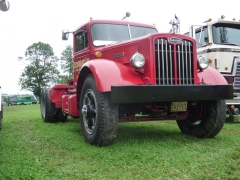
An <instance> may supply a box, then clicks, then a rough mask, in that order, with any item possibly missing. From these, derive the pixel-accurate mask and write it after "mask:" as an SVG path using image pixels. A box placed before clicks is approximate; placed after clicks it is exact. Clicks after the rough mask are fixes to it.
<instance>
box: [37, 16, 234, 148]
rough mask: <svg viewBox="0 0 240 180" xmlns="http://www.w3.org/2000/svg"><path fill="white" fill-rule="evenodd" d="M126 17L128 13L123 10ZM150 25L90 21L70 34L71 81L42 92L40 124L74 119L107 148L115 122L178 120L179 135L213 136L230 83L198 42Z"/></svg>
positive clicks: (88, 138)
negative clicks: (199, 48) (201, 52)
mask: <svg viewBox="0 0 240 180" xmlns="http://www.w3.org/2000/svg"><path fill="white" fill-rule="evenodd" d="M127 16H129V14H127ZM171 24H172V31H171V33H158V31H157V29H156V27H155V26H154V25H147V24H141V23H136V22H130V21H127V20H93V19H91V18H90V21H89V22H87V23H85V24H83V25H81V26H80V27H79V28H77V29H76V30H75V31H73V32H69V31H68V30H63V31H62V39H63V40H67V39H68V37H69V34H70V33H72V34H73V64H74V74H73V79H70V80H68V82H67V84H56V85H54V86H53V87H51V88H42V90H41V98H40V99H41V101H40V102H41V105H40V107H41V108H40V109H41V116H42V119H43V121H44V122H59V121H60V122H65V121H66V120H67V116H70V117H72V118H79V119H80V124H81V130H82V133H83V136H84V139H85V141H86V142H87V143H89V144H91V145H95V146H108V145H111V144H112V143H113V142H114V139H115V138H116V135H117V129H118V123H119V122H137V121H154V120H176V122H177V125H178V126H179V128H180V130H181V132H182V133H185V134H188V135H193V136H196V137H199V138H212V137H214V136H216V135H217V134H218V133H219V132H220V131H221V129H222V127H223V125H224V122H225V118H226V107H225V99H232V98H233V86H232V85H230V84H228V83H227V81H226V79H225V78H224V77H223V76H222V75H221V73H219V72H218V71H217V70H216V69H215V68H212V67H208V60H207V59H206V58H204V57H200V58H197V51H196V49H197V45H196V41H195V40H194V39H193V38H191V37H188V36H185V35H181V34H179V33H177V28H178V25H179V24H178V23H177V21H176V19H174V20H173V21H172V23H171Z"/></svg>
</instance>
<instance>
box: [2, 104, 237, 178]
mask: <svg viewBox="0 0 240 180" xmlns="http://www.w3.org/2000/svg"><path fill="white" fill-rule="evenodd" d="M3 113H4V115H3V116H4V117H3V129H2V130H1V131H0V179H1V180H5V179H7V180H8V179H9V180H15V179H16V180H17V179H22V180H30V179H36V180H43V179H49V180H55V179H56V180H60V179H69V180H72V179H79V180H82V179H100V180H104V179H110V180H113V179H123V180H125V179H144V180H149V179H175V180H177V179H197V180H201V179H204V180H205V179H212V180H215V179H240V123H230V122H227V123H225V125H224V127H223V130H222V131H221V132H220V134H218V135H217V136H216V137H215V138H213V139H198V138H194V137H190V136H186V135H183V134H181V132H180V130H179V129H178V127H177V124H176V122H175V121H155V122H140V123H120V124H119V128H118V134H117V138H116V140H115V142H114V144H113V145H112V146H108V147H102V148H99V147H95V146H91V145H89V144H87V143H85V142H84V140H83V136H82V133H81V128H80V123H79V120H78V119H71V118H69V119H68V121H67V122H66V123H56V124H50V123H44V122H43V120H42V119H41V115H40V107H39V104H37V105H22V106H8V107H6V106H5V107H4V108H3Z"/></svg>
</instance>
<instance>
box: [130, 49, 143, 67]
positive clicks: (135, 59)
mask: <svg viewBox="0 0 240 180" xmlns="http://www.w3.org/2000/svg"><path fill="white" fill-rule="evenodd" d="M130 62H131V64H132V66H133V67H135V68H137V69H140V68H142V67H144V65H145V63H146V60H145V57H144V56H143V55H142V54H141V53H139V52H136V53H135V54H134V55H133V56H132V57H131V58H130Z"/></svg>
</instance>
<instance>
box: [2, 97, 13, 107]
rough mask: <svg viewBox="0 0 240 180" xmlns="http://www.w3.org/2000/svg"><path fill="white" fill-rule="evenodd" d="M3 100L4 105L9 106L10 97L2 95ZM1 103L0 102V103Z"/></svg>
mask: <svg viewBox="0 0 240 180" xmlns="http://www.w3.org/2000/svg"><path fill="white" fill-rule="evenodd" d="M3 99H4V101H5V102H6V105H7V106H9V105H11V104H12V103H11V97H10V96H4V97H3ZM0 105H1V104H0Z"/></svg>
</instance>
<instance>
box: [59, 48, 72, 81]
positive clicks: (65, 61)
mask: <svg viewBox="0 0 240 180" xmlns="http://www.w3.org/2000/svg"><path fill="white" fill-rule="evenodd" d="M72 51H73V49H72V46H71V45H68V46H67V47H66V49H65V50H64V51H63V52H62V53H61V57H60V60H61V69H62V70H63V72H64V73H66V74H65V75H61V76H60V80H59V82H63V81H64V82H65V83H66V82H67V80H68V79H71V78H72V77H73V54H72Z"/></svg>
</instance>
